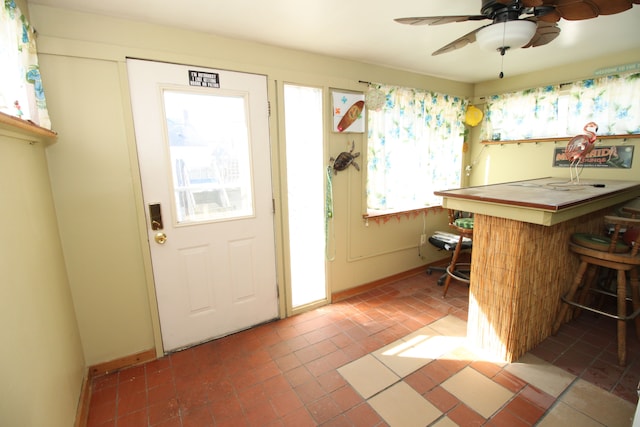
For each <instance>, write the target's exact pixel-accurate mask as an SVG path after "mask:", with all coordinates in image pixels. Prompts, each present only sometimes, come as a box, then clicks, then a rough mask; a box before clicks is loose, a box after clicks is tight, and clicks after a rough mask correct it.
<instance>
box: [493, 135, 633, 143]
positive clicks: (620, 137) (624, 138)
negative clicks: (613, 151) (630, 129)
mask: <svg viewBox="0 0 640 427" xmlns="http://www.w3.org/2000/svg"><path fill="white" fill-rule="evenodd" d="M571 138H573V137H572V136H563V137H558V138H537V139H536V138H531V139H511V140H509V139H505V140H499V141H493V140H492V141H489V140H484V141H480V143H481V144H484V145H503V144H531V143H535V144H537V143H539V142H569V140H571ZM633 138H640V134H637V133H630V134H623V135H598V137H597V139H596V141H597V140H604V139H623V140H626V139H633Z"/></svg>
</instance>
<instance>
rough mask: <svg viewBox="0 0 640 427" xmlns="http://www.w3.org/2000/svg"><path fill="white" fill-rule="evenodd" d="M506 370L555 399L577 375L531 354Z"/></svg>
mask: <svg viewBox="0 0 640 427" xmlns="http://www.w3.org/2000/svg"><path fill="white" fill-rule="evenodd" d="M505 369H506V370H507V371H508V372H510V373H512V374H513V375H515V376H517V377H519V378H521V379H523V380H524V381H526V382H528V383H530V384H531V385H533V386H535V387H537V388H539V389H540V390H542V391H544V392H545V393H548V394H550V395H551V396H553V397H558V396H560V393H562V392H563V391H564V390H566V388H567V387H569V385H570V384H571V383H572V382H573V380H575V378H576V377H575V375H572V374H570V373H568V372H567V371H565V370H563V369H561V368H558V367H556V366H553V365H551V364H549V363H547V362H545V361H544V360H542V359H540V358H539V357H536V356H533V355H531V354H529V353H527V354H525V355H524V356H522V357H521V358H520V359H519V360H518V361H516V362H514V363H511V364H510V365H508V366H507V367H506V368H505Z"/></svg>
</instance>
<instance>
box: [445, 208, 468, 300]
mask: <svg viewBox="0 0 640 427" xmlns="http://www.w3.org/2000/svg"><path fill="white" fill-rule="evenodd" d="M449 228H451V229H453V230H454V231H455V233H456V234H458V235H459V236H460V238H459V240H458V244H457V245H456V249H455V251H454V252H453V256H452V257H451V263H449V266H448V267H447V270H446V271H447V278H446V279H445V282H444V292H443V293H442V297H443V298H444V297H446V296H447V291H448V290H449V284H450V283H451V279H455V280H459V281H461V282H464V283H469V280H470V276H469V274H468V272H469V270H470V268H469V267H470V266H471V264H469V263H460V262H459V260H458V259H459V257H460V253H461V251H462V248H463V245H462V242H463V239H464V238H465V237H466V238H468V239H472V238H473V214H471V213H468V212H462V211H456V210H453V209H449ZM465 267H466V268H465Z"/></svg>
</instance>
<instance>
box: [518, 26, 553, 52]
mask: <svg viewBox="0 0 640 427" xmlns="http://www.w3.org/2000/svg"><path fill="white" fill-rule="evenodd" d="M558 35H560V27H558V24H557V23H555V22H545V21H538V28H537V29H536V32H535V34H534V35H533V37H532V38H531V40H530V41H529V43H527V44H526V45H524V46H522V47H523V48H526V47H537V46H543V45H545V44H547V43H551V42H552V41H553V40H555V38H556V37H558Z"/></svg>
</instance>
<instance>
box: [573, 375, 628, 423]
mask: <svg viewBox="0 0 640 427" xmlns="http://www.w3.org/2000/svg"><path fill="white" fill-rule="evenodd" d="M560 401H561V402H563V403H566V404H567V405H569V406H571V407H572V408H574V409H575V410H577V411H580V412H582V413H584V414H585V415H587V416H589V417H591V418H593V419H595V420H596V421H599V422H601V423H602V424H605V425H607V426H630V425H631V423H632V421H633V415H634V412H635V409H636V408H635V405H633V404H632V403H631V402H628V401H626V400H623V399H621V398H619V397H617V396H615V395H613V394H611V393H607V392H606V391H604V390H603V389H601V388H600V387H597V386H595V385H593V384H591V383H588V382H586V381H584V380H578V381H576V382H575V383H574V384H573V385H572V386H571V388H570V389H569V390H567V392H566V393H565V394H563V395H562V396H561V397H560Z"/></svg>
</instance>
